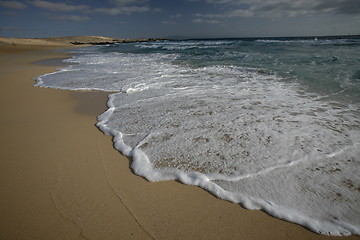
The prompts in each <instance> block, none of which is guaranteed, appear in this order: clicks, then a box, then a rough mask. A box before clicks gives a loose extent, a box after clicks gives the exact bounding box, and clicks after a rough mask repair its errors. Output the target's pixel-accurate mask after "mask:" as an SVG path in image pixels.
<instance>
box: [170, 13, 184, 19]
mask: <svg viewBox="0 0 360 240" xmlns="http://www.w3.org/2000/svg"><path fill="white" fill-rule="evenodd" d="M180 17H182V14H181V13H177V14H174V15H171V16H170V18H180Z"/></svg>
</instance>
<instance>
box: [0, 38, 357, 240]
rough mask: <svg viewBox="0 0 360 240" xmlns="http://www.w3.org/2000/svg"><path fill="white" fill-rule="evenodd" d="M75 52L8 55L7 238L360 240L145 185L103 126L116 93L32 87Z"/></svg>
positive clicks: (0, 220)
mask: <svg viewBox="0 0 360 240" xmlns="http://www.w3.org/2000/svg"><path fill="white" fill-rule="evenodd" d="M69 47H72V46H71V45H67V44H63V45H61V44H60V45H57V46H54V45H51V46H47V47H44V46H42V45H38V46H30V47H29V46H27V45H26V44H24V45H23V46H21V47H20V48H16V46H11V47H9V46H5V47H2V49H1V51H0V52H3V53H4V54H1V55H0V63H1V65H0V66H1V68H0V69H1V76H2V81H1V84H2V87H1V91H2V93H1V95H0V96H1V107H2V109H4V110H3V111H4V116H3V117H2V118H1V120H0V121H1V122H0V126H1V132H2V136H1V145H2V148H3V150H2V151H1V153H0V154H1V157H0V159H1V165H2V167H1V170H0V189H1V190H2V192H3V194H1V196H0V213H1V215H0V216H1V217H0V226H1V227H0V239H78V238H85V239H330V238H331V239H334V238H339V239H340V238H341V239H360V237H359V236H350V237H328V236H321V235H317V234H315V233H312V232H310V231H309V230H306V229H305V228H303V227H301V226H299V225H296V224H292V223H288V222H285V221H282V220H278V219H275V218H273V217H270V216H268V215H267V214H265V213H263V212H261V211H250V210H245V209H243V208H241V207H240V206H239V205H238V204H234V203H230V202H227V201H224V200H220V199H217V198H215V197H214V196H213V195H211V194H210V193H208V192H206V191H205V190H202V189H200V188H198V187H194V186H186V185H183V184H180V183H178V182H174V181H168V182H157V183H153V182H147V181H146V180H144V179H143V178H142V177H139V176H136V175H134V174H133V173H132V171H131V169H130V159H128V158H126V157H124V156H122V155H121V154H120V153H119V152H117V151H116V150H115V149H114V148H113V146H112V139H111V137H109V136H104V135H103V134H102V133H101V132H100V131H99V130H98V129H97V128H96V126H95V124H96V117H97V116H98V115H99V114H101V113H102V112H103V111H105V110H106V99H107V94H108V93H102V92H75V91H67V90H57V89H48V88H46V89H45V88H39V87H34V86H33V83H34V80H33V78H34V77H36V76H38V75H41V74H45V73H49V72H53V71H55V70H56V68H57V67H58V66H57V65H56V64H54V65H55V66H52V65H50V66H49V65H39V64H33V63H34V62H39V61H42V60H46V59H56V58H66V57H69V56H70V55H69V54H68V53H63V52H54V50H60V49H64V48H69Z"/></svg>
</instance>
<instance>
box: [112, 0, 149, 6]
mask: <svg viewBox="0 0 360 240" xmlns="http://www.w3.org/2000/svg"><path fill="white" fill-rule="evenodd" d="M109 2H110V3H112V4H115V5H118V6H125V5H134V4H144V3H147V2H149V0H110V1H109Z"/></svg>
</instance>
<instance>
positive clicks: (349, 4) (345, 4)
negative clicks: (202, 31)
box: [199, 0, 360, 18]
mask: <svg viewBox="0 0 360 240" xmlns="http://www.w3.org/2000/svg"><path fill="white" fill-rule="evenodd" d="M199 1H203V2H206V3H208V4H212V5H214V6H216V7H217V8H218V6H221V8H219V9H227V10H223V14H221V15H222V16H221V17H253V16H256V17H268V18H279V17H294V16H304V15H317V14H344V15H355V14H360V1H359V0H296V1H295V0H268V1H265V0H199ZM209 15H210V14H209ZM218 17H219V16H218Z"/></svg>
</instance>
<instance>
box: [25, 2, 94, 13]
mask: <svg viewBox="0 0 360 240" xmlns="http://www.w3.org/2000/svg"><path fill="white" fill-rule="evenodd" d="M31 3H32V4H33V5H34V6H36V7H38V8H44V9H47V10H51V11H79V10H80V11H83V10H88V9H89V7H88V6H86V5H70V4H67V3H53V2H48V1H42V0H35V1H32V2H31Z"/></svg>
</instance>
